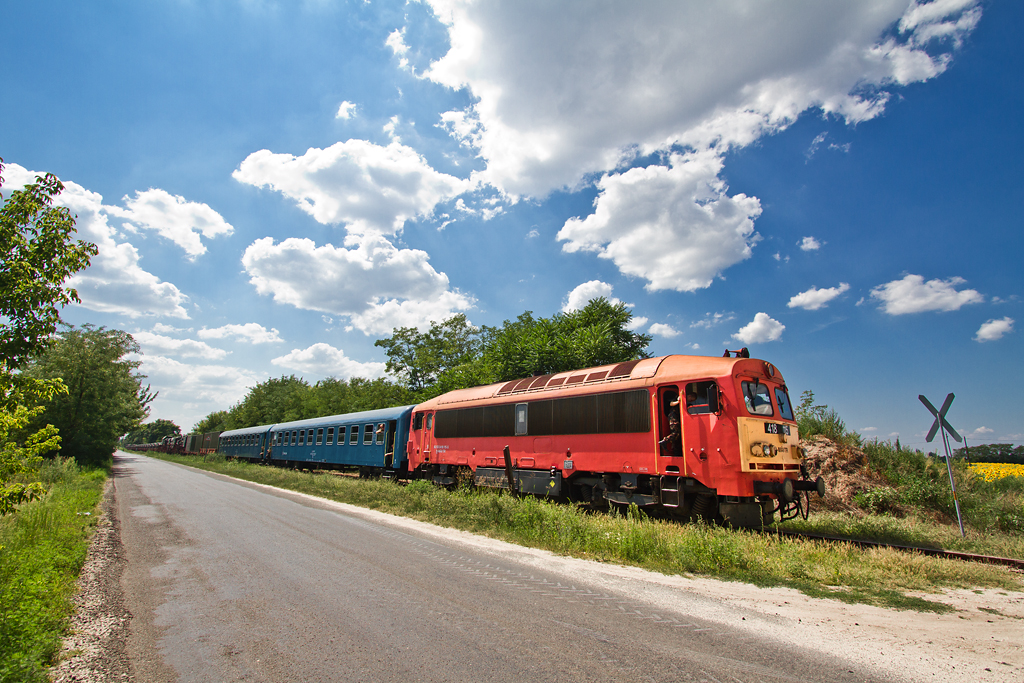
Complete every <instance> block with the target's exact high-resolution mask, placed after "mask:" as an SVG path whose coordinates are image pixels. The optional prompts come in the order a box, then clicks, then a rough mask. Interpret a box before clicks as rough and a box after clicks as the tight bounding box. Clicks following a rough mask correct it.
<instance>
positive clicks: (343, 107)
mask: <svg viewBox="0 0 1024 683" xmlns="http://www.w3.org/2000/svg"><path fill="white" fill-rule="evenodd" d="M355 115H356V105H355V104H353V103H352V102H349V101H348V100H345V101H344V102H342V103H341V104H340V105H338V113H337V114H335V115H334V118H336V119H345V120H348V119H350V118H352V117H353V116H355Z"/></svg>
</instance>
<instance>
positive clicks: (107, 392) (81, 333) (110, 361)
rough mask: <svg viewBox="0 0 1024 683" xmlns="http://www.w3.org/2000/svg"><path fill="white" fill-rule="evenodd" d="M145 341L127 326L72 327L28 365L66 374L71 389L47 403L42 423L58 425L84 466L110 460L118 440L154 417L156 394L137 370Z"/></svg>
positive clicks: (35, 373) (44, 373)
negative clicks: (123, 328) (124, 328)
mask: <svg viewBox="0 0 1024 683" xmlns="http://www.w3.org/2000/svg"><path fill="white" fill-rule="evenodd" d="M139 352H140V350H139V345H138V344H137V343H136V342H135V340H134V339H132V336H131V335H130V334H128V333H127V332H123V331H121V330H108V329H106V328H105V327H99V328H97V327H94V326H92V325H85V326H83V327H81V328H75V327H73V326H68V327H67V328H66V329H65V330H62V331H61V332H60V333H58V335H57V338H56V340H55V342H54V343H53V345H52V346H51V347H50V348H49V349H47V350H46V351H45V352H43V353H42V354H40V355H39V356H38V357H36V358H33V359H32V360H31V362H30V363H29V364H28V365H27V366H26V368H25V374H26V375H27V376H29V377H33V378H38V379H52V378H57V377H59V378H63V380H64V384H65V385H66V386H67V389H68V391H67V393H64V394H59V395H57V396H55V397H54V398H53V399H51V400H50V401H49V402H48V403H47V404H46V406H45V411H44V412H43V413H42V415H41V416H39V417H38V418H36V420H37V422H41V423H50V424H53V425H56V427H57V428H58V429H59V430H60V435H61V440H62V450H63V451H64V452H65V453H66V454H68V455H72V456H74V457H75V459H76V460H77V461H78V463H79V464H83V465H93V464H104V463H106V462H108V461H109V459H110V456H111V453H113V451H114V447H115V445H116V444H117V442H118V440H119V439H120V438H121V436H123V435H124V434H126V433H128V432H129V431H131V430H133V429H135V428H136V427H138V425H139V424H140V423H141V422H142V420H143V419H144V418H145V417H146V416H147V415H148V413H149V409H148V408H147V406H148V405H149V403H150V402H152V400H153V399H154V398H156V394H154V393H151V392H150V388H149V386H148V385H146V386H143V385H142V380H143V379H145V376H144V375H141V374H139V373H138V372H137V370H138V368H139V366H140V365H141V364H142V361H139V360H134V359H131V358H127V357H126V356H131V355H137V354H139Z"/></svg>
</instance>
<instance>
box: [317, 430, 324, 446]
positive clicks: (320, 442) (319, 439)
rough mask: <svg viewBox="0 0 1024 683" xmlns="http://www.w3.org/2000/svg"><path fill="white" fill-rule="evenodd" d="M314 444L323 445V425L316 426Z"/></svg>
mask: <svg viewBox="0 0 1024 683" xmlns="http://www.w3.org/2000/svg"><path fill="white" fill-rule="evenodd" d="M316 445H317V446H323V445H324V428H323V427H320V428H318V429H317V430H316Z"/></svg>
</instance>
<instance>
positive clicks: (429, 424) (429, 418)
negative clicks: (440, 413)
mask: <svg viewBox="0 0 1024 683" xmlns="http://www.w3.org/2000/svg"><path fill="white" fill-rule="evenodd" d="M433 426H434V414H433V413H430V414H429V415H427V431H428V432H429V431H430V428H431V427H433Z"/></svg>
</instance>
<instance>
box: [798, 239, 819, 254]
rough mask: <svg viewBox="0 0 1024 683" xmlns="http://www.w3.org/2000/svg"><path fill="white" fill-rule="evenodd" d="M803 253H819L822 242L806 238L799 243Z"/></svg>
mask: <svg viewBox="0 0 1024 683" xmlns="http://www.w3.org/2000/svg"><path fill="white" fill-rule="evenodd" d="M799 246H800V249H801V250H802V251H817V250H818V249H821V242H819V241H818V240H816V239H815V238H813V237H805V238H803V239H802V240H800V242H799Z"/></svg>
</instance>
